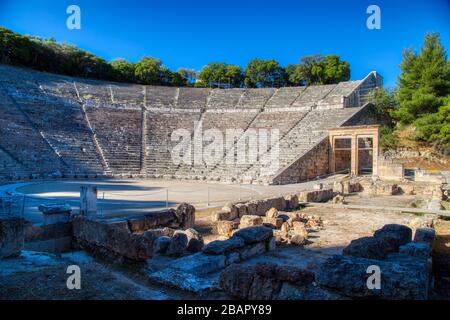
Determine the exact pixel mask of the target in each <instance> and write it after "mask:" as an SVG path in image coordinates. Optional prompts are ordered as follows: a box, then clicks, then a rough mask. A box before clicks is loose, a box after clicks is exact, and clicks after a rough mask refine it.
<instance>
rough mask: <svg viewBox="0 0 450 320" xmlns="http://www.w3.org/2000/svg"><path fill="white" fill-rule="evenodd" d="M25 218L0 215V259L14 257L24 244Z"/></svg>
mask: <svg viewBox="0 0 450 320" xmlns="http://www.w3.org/2000/svg"><path fill="white" fill-rule="evenodd" d="M24 239H25V220H24V219H22V218H18V217H10V216H0V259H3V258H10V257H16V256H19V255H20V252H21V251H22V249H23V246H24Z"/></svg>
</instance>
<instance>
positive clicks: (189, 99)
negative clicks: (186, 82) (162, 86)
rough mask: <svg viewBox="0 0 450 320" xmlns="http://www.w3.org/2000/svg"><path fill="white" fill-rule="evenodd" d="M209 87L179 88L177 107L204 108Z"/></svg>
mask: <svg viewBox="0 0 450 320" xmlns="http://www.w3.org/2000/svg"><path fill="white" fill-rule="evenodd" d="M210 91H211V90H210V89H203V88H180V92H179V95H178V102H177V108H181V109H202V108H205V106H206V102H207V100H208V96H209V94H210Z"/></svg>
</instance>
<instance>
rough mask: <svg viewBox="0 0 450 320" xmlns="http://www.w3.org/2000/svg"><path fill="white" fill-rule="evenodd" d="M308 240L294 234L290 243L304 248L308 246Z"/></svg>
mask: <svg viewBox="0 0 450 320" xmlns="http://www.w3.org/2000/svg"><path fill="white" fill-rule="evenodd" d="M306 240H307V238H306V237H305V236H302V235H300V234H294V235H293V236H291V238H290V240H289V241H290V243H291V244H293V245H296V246H303V245H305V244H306Z"/></svg>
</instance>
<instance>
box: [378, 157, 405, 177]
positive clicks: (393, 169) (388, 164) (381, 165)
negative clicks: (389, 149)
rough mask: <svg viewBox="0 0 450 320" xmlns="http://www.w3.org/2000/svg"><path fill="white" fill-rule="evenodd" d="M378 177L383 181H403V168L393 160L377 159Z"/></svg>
mask: <svg viewBox="0 0 450 320" xmlns="http://www.w3.org/2000/svg"><path fill="white" fill-rule="evenodd" d="M378 176H379V177H380V179H383V180H403V178H404V167H403V164H402V163H401V162H398V161H395V160H387V159H383V158H381V157H380V158H379V159H378Z"/></svg>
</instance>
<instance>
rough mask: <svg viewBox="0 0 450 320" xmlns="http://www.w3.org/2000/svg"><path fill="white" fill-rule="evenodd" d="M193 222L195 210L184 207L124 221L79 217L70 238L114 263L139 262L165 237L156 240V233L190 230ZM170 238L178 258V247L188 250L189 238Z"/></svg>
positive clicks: (81, 246)
mask: <svg viewBox="0 0 450 320" xmlns="http://www.w3.org/2000/svg"><path fill="white" fill-rule="evenodd" d="M194 222H195V208H194V207H193V206H191V205H189V204H186V203H183V204H181V205H179V206H178V208H177V209H169V210H163V211H159V212H152V213H149V214H146V215H143V216H136V217H130V218H123V219H122V218H117V219H109V220H105V219H102V218H95V217H93V218H88V217H83V216H78V217H76V218H75V219H74V221H73V235H74V240H75V241H74V242H75V245H76V246H77V247H80V248H81V249H84V250H86V251H89V252H91V253H94V254H98V255H99V256H102V257H105V258H107V259H111V260H115V261H120V262H128V261H137V262H139V261H145V260H147V259H149V258H151V257H152V256H153V254H154V250H155V244H156V242H157V241H161V239H159V238H160V237H162V236H167V235H166V234H162V233H161V234H160V235H159V236H155V234H156V231H155V229H158V228H168V229H182V230H185V229H189V228H191V227H193V225H194ZM151 231H154V232H153V233H152V232H151ZM194 231H195V230H194ZM168 232H170V230H169V231H168ZM186 232H187V231H186ZM171 235H172V238H171V239H169V241H168V242H167V245H168V247H169V249H168V250H169V252H174V255H175V253H176V254H179V253H180V254H181V253H182V252H180V251H179V250H178V249H179V247H180V246H183V248H182V249H183V250H185V249H187V246H188V244H189V240H190V239H189V237H188V235H186V234H183V235H181V234H179V233H177V231H175V230H173V231H171ZM158 239H159V240H158ZM170 246H172V247H173V248H172V249H171V248H170ZM175 246H177V248H175ZM166 249H167V248H166Z"/></svg>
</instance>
